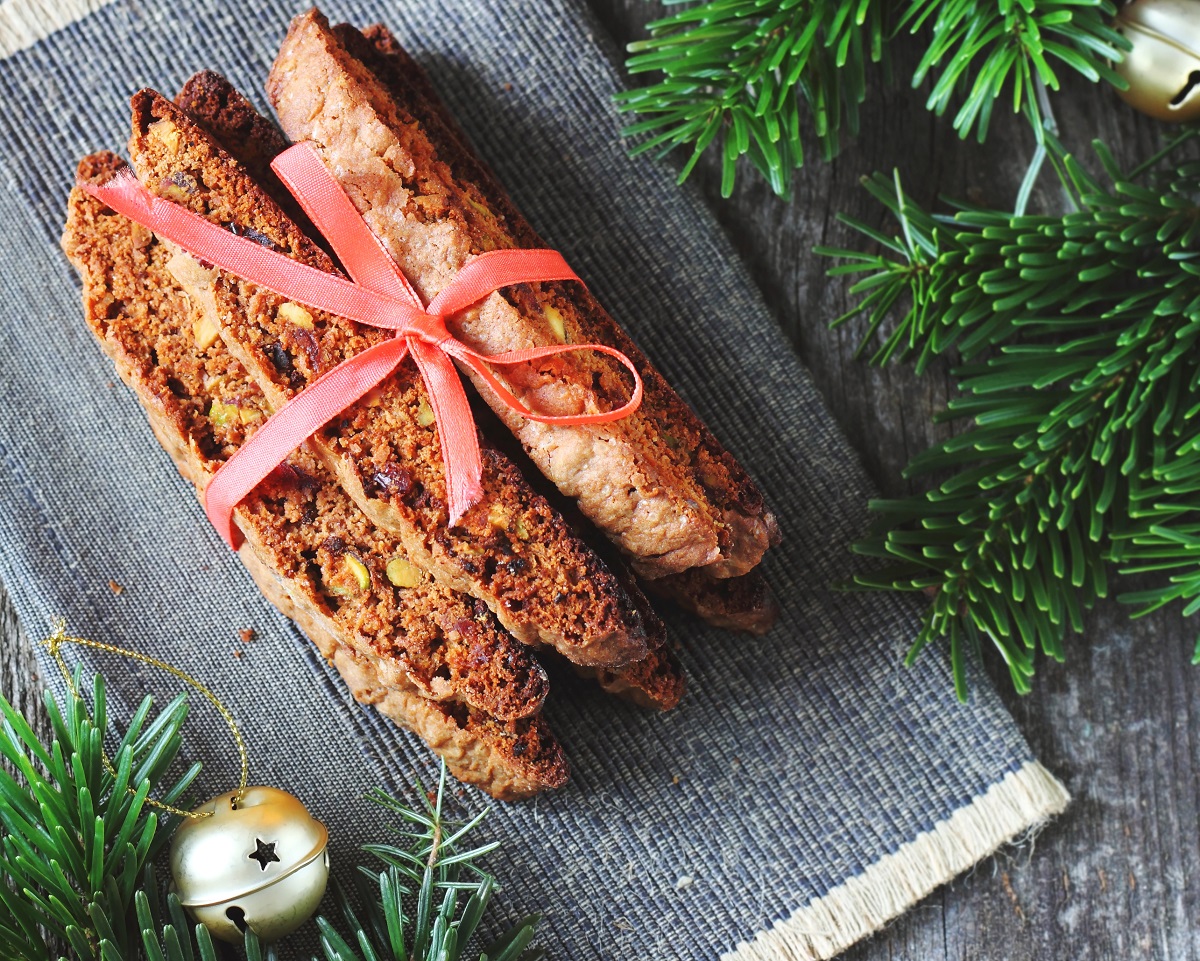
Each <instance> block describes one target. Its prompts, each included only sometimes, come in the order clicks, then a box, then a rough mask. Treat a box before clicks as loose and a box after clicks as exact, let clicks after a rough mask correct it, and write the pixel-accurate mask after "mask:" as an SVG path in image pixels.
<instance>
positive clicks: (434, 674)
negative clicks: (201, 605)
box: [63, 154, 566, 795]
mask: <svg viewBox="0 0 1200 961" xmlns="http://www.w3.org/2000/svg"><path fill="white" fill-rule="evenodd" d="M121 166H122V163H121V161H120V160H119V158H117V157H115V156H114V155H112V154H100V155H93V156H91V157H88V158H86V159H85V160H84V161H83V162H82V163H81V164H80V167H79V176H80V178H81V179H83V180H92V181H97V182H102V181H104V180H107V179H108V178H109V177H110V176H112V174H113V173H115V172H116V171H117V170H118V169H119V168H120V167H121ZM63 247H64V250H65V251H66V253H67V255H68V257H70V259H71V260H72V262H73V263H75V265H76V267H77V268H78V269H79V271H80V273H81V275H82V277H83V280H84V305H85V317H86V319H87V321H88V323H89V326H90V327H91V328H92V330H93V332H94V333H95V334H96V336H97V338H98V339H99V340H100V342H101V345H102V346H103V347H104V349H105V350H106V352H107V353H109V355H110V356H111V357H112V358H113V360H114V362H115V363H116V366H117V370H118V372H119V373H120V375H121V377H122V379H123V380H125V381H126V383H128V384H129V385H130V386H131V387H132V388H133V389H134V390H135V392H136V393H137V395H138V397H139V399H140V400H141V401H142V403H143V406H144V407H145V409H146V411H147V414H148V416H149V418H150V421H151V425H152V427H153V428H154V431H155V434H156V435H157V436H158V437H159V438H160V440H162V441H163V444H164V447H166V449H167V450H168V453H170V454H171V456H172V457H173V459H175V460H176V463H177V464H178V465H179V467H180V470H181V472H182V473H183V474H184V476H185V477H188V479H189V480H191V481H192V482H193V483H195V484H197V486H202V485H203V484H204V483H206V482H207V480H208V479H209V478H210V477H211V476H212V473H213V472H214V471H215V469H216V468H217V467H219V466H220V464H221V463H222V462H223V461H224V459H225V458H226V457H227V456H228V455H229V454H230V453H232V452H233V450H236V447H237V445H238V443H239V442H240V440H239V438H241V437H243V436H244V435H245V434H246V433H248V432H250V431H251V430H252V429H253V425H254V424H255V423H256V422H257V420H258V417H257V416H255V415H256V414H261V409H256V408H255V406H254V402H255V393H256V391H255V388H254V387H253V385H252V384H251V383H250V382H249V381H248V379H246V378H245V374H244V372H241V371H239V370H238V369H237V367H236V365H235V364H234V363H233V362H232V360H231V359H230V358H229V357H228V355H226V354H224V351H223V350H221V349H220V341H219V340H214V341H213V343H212V344H211V346H210V347H209V348H208V349H202V348H199V347H198V346H197V343H196V341H195V339H194V334H195V331H196V329H197V328H196V327H195V325H194V319H195V317H196V311H195V310H194V309H193V306H192V305H191V304H190V303H189V301H188V298H187V296H186V295H185V294H184V293H183V291H182V290H181V289H180V288H179V287H178V285H177V284H175V283H174V282H173V278H172V276H171V273H170V270H169V268H168V264H169V263H170V259H171V257H172V256H173V255H171V254H170V252H169V251H168V250H167V249H166V248H165V246H164V245H162V244H160V243H158V242H157V241H156V239H155V238H154V237H153V235H151V234H150V232H149V231H146V230H145V229H144V228H141V227H139V226H138V225H136V224H132V223H130V222H129V221H127V220H125V219H124V218H121V217H119V216H117V215H115V214H113V213H112V212H111V211H108V210H107V209H105V208H104V207H103V206H102V205H101V204H100V203H98V202H97V201H95V200H93V199H92V198H90V197H88V196H87V195H86V194H84V193H83V192H82V191H80V190H78V189H76V190H74V191H72V194H71V198H70V200H69V206H68V220H67V227H66V231H65V233H64V237H63ZM218 398H224V399H223V400H219V399H218ZM214 402H217V403H220V404H222V405H224V406H227V407H232V408H233V409H234V410H235V411H237V412H239V413H240V412H241V411H248V412H250V413H251V416H250V418H249V419H248V420H247V421H246V422H243V419H242V418H241V417H240V416H234V417H232V418H230V417H229V416H228V414H227V412H226V411H224V410H223V409H222V410H221V411H220V412H219V413H220V415H221V416H219V417H217V418H216V419H214V418H213V416H212V414H213V404H214ZM298 456H299V457H300V463H301V464H304V465H305V467H310V468H312V469H313V470H315V471H320V470H321V469H322V468H321V466H320V464H319V462H316V461H315V459H312V458H311V455H306V454H304V453H303V452H301V453H300V454H299V455H298ZM306 456H307V457H308V458H309V461H310V463H307V464H306V463H305V461H304V460H303V458H304V457H306ZM301 469H303V468H298V467H296V465H295V462H294V461H293V462H289V464H288V467H287V470H286V471H285V473H286V474H287V475H288V477H287V478H285V479H284V480H279V481H275V480H273V481H272V483H271V484H268V485H267V486H268V488H271V487H272V485H274V489H272V490H270V491H269V492H268V493H265V494H263V495H261V496H260V495H259V493H258V492H255V494H253V495H251V497H250V498H248V499H247V502H246V504H245V506H244V507H242V508H239V511H238V514H237V521H238V523H239V525H241V526H242V527H243V529H245V530H247V532H248V533H250V534H251V535H252V536H248V537H247V540H246V542H245V544H244V545H243V548H242V555H243V558H244V559H247V560H248V561H249V563H250V565H251V566H253V567H254V568H255V571H256V574H257V576H258V577H259V579H260V582H261V581H262V575H263V574H264V572H267V573H269V574H270V584H272V585H274V587H275V590H274V591H273V592H269V593H272V599H273V600H275V601H276V603H281V601H280V598H281V597H283V596H286V598H287V605H286V606H287V607H288V613H289V615H290V616H291V615H295V612H297V611H299V612H300V614H301V619H302V620H304V621H305V626H306V627H307V628H308V629H309V630H310V631H312V632H313V634H314V640H315V641H317V642H318V643H319V644H322V643H323V644H324V648H325V649H328V648H329V647H330V644H336V645H337V646H339V647H340V648H341V649H342V654H341V655H340V656H341V660H342V661H343V662H346V660H347V658H350V657H351V654H352V655H353V656H352V658H351V660H353V661H354V663H355V664H356V665H357V667H356V670H357V672H358V673H357V675H356V676H357V677H358V678H359V679H360V680H362V679H364V678H366V679H368V680H369V684H370V687H371V689H372V690H373V691H374V692H375V694H374V695H373V696H374V697H375V698H376V699H377V700H378V699H384V700H388V701H389V703H391V704H392V707H393V710H394V711H395V712H396V713H397V714H399V713H400V712H401V710H402V709H403V711H405V712H407V713H408V714H409V715H411V716H410V717H409V719H408V726H410V727H413V728H414V729H416V730H417V731H418V733H421V734H422V736H429V737H430V738H432V739H431V744H432V745H433V746H434V748H435V750H439V751H440V752H448V753H449V754H450V755H451V757H450V760H451V761H452V762H453V764H452V766H453V765H457V767H458V768H459V769H460V770H461V771H462V772H463V776H464V777H465V779H467V780H469V781H471V782H472V783H479V781H480V777H481V775H480V774H479V772H485V771H486V772H491V773H492V774H493V775H495V777H496V778H497V780H496V783H495V784H494V785H492V787H494V788H495V790H496V791H498V792H499V793H500V794H503V795H507V794H513V795H516V794H520V793H522V792H523V791H525V790H526V789H528V788H530V787H531V786H533V785H534V783H535V781H536V782H537V783H538V784H540V785H541V786H557V785H558V784H560V783H562V782H563V781H564V780H565V777H566V768H565V762H564V761H563V760H562V757H561V751H560V750H559V749H558V748H557V745H555V744H554V743H553V740H552V738H550V735H549V732H548V731H547V730H546V729H545V728H544V725H543V724H542V722H540V721H538V720H536V719H534V720H528V721H527V720H525V719H523V718H522V716H523V715H527V714H530V713H532V712H533V711H536V710H537V708H538V707H540V704H541V701H542V699H543V698H544V696H545V690H546V682H545V677H544V674H543V673H542V672H541V670H540V668H539V667H538V666H537V665H536V663H535V662H533V661H532V659H531V658H530V657H529V653H528V651H527V650H526V649H525V648H523V647H521V646H520V645H517V644H515V643H514V642H513V641H511V640H509V639H507V638H506V637H505V635H503V633H502V632H500V631H499V630H498V629H497V627H496V626H495V624H494V622H492V621H491V619H490V616H488V615H486V614H482V613H481V612H479V611H476V610H474V609H473V608H471V607H470V606H469V605H467V606H464V605H462V603H461V602H459V601H458V600H457V599H456V598H455V597H454V596H453V595H450V594H448V592H445V591H442V590H441V589H440V588H437V587H436V586H434V585H432V584H425V585H422V586H420V587H416V588H411V589H407V590H399V589H393V588H391V587H390V585H389V586H386V587H385V586H384V585H381V584H378V583H376V582H375V578H374V574H375V571H374V570H373V569H372V571H371V573H372V585H371V589H370V591H366V590H361V589H355V590H353V591H352V592H351V593H350V594H343V595H331V593H330V588H331V587H334V586H336V585H335V584H334V583H333V582H335V581H336V579H337V578H338V576H339V575H340V574H341V573H342V572H341V571H340V570H339V569H338V566H337V562H336V558H335V557H334V556H333V555H331V554H330V548H329V545H328V543H327V541H328V538H329V535H328V528H327V527H326V528H324V529H319V530H318V529H316V528H314V527H313V525H312V524H311V522H308V521H305V520H303V519H302V517H301V518H300V519H299V520H298V521H287V520H282V519H281V518H280V517H279V516H277V515H276V514H275V513H273V511H275V510H278V512H279V513H280V514H289V513H295V514H299V515H303V514H304V513H305V511H304V509H303V506H302V505H301V504H300V503H299V502H298V501H295V500H293V499H291V498H290V495H289V493H288V492H287V491H286V490H284V488H290V487H292V486H294V485H293V483H292V481H293V479H294V478H295V476H296V475H295V473H294V472H295V471H297V470H301ZM313 480H314V482H315V481H318V480H319V478H317V477H314V478H313ZM300 486H301V488H302V490H301V495H302V496H303V497H308V496H310V495H312V494H314V490H313V489H312V488H311V485H309V484H308V483H305V484H302V485H300ZM318 488H319V489H318V490H317V491H315V493H324V494H325V495H326V500H327V501H328V500H329V498H330V497H332V498H333V501H334V502H333V503H332V504H330V503H326V504H325V505H323V507H324V510H323V511H322V513H324V514H327V515H328V517H327V518H326V519H325V521H324V523H325V524H326V525H329V524H335V523H336V522H337V518H338V517H339V516H341V517H345V516H347V515H349V516H353V515H357V516H358V517H361V514H359V512H358V511H357V510H356V509H355V508H354V507H353V506H352V505H351V504H350V503H349V501H348V499H347V498H345V496H344V495H343V494H342V493H341V492H340V491H339V490H338V489H337V488H336V486H335V485H333V484H331V483H329V482H328V480H326V481H325V482H324V484H323V485H320V484H319V485H318ZM338 498H340V501H341V506H340V507H339V506H338V504H337V502H336V501H337V499H338ZM284 504H287V505H288V506H286V507H284V508H282V509H280V505H284ZM310 528H311V529H312V532H311V536H310V537H309V539H308V540H307V541H305V540H303V539H302V538H303V532H304V531H305V530H309V529H310ZM354 546H355V547H358V548H359V549H362V545H360V544H359V543H355V545H354ZM289 549H290V551H291V554H290V555H289V553H288V551H289ZM306 552H310V553H311V554H312V555H313V556H312V558H311V559H309V558H307V557H306V556H305V554H306ZM322 552H324V554H325V555H326V556H324V557H323V556H322ZM289 556H290V558H291V559H290V561H289ZM301 559H302V560H301ZM363 559H364V560H365V561H367V562H368V563H370V564H372V567H373V566H374V564H373V560H374V559H373V557H372V556H371V555H369V554H367V553H366V552H365V551H364V554H363ZM304 562H307V563H308V564H310V565H311V566H312V567H314V568H315V569H316V573H315V574H313V576H312V577H311V578H306V577H304V576H301V575H299V574H298V573H297V571H296V570H294V569H289V567H288V566H287V565H288V563H291V564H292V565H293V567H294V566H295V565H298V564H300V563H304ZM323 582H329V583H326V584H325V585H324V586H321V585H322V583H323ZM355 587H356V588H358V587H359V585H355ZM447 604H449V607H447ZM455 604H458V608H457V609H456V608H455ZM281 606H284V605H282V603H281ZM368 614H369V615H370V617H374V618H375V619H376V621H377V623H376V624H375V625H374V626H375V633H374V634H373V635H369V634H368V633H367V630H366V629H365V628H366V625H364V623H363V621H364V618H367V619H368V620H369V617H367V615H368ZM447 616H449V617H455V616H457V617H458V618H459V620H460V621H463V620H465V621H469V622H470V623H469V624H468V625H464V624H462V623H457V622H454V623H450V622H447V621H446V620H445V618H446V617H447ZM439 617H441V618H442V620H441V622H439V621H438V618H439ZM389 631H390V632H391V633H389ZM364 683H365V682H364ZM433 697H441V698H444V699H445V700H444V701H442V702H441V703H440V704H439V703H435V702H434V701H432V700H430V698H433ZM389 699H390V700H389ZM481 707H484V709H481ZM488 707H493V708H496V709H498V710H500V711H502V712H507V715H508V717H509V720H503V719H501V718H498V717H493V716H491V715H490V714H489V713H488V711H487V710H486V708H488ZM460 729H461V730H460ZM485 735H486V736H485ZM488 738H491V739H492V740H491V741H489V740H488ZM493 742H494V743H493ZM522 743H524V744H525V746H524V747H519V748H518V747H517V746H518V745H520V744H522ZM468 746H470V748H471V750H470V751H468V750H467V747H468ZM514 748H516V749H517V751H518V753H517V754H516V755H512V754H511V752H512V750H513V749H514ZM472 751H473V752H474V753H473V754H472ZM506 765H507V768H506ZM510 768H511V770H509V769H510ZM505 771H507V774H505ZM472 772H474V773H472ZM522 785H524V786H523V787H522ZM481 786H484V787H485V788H486V787H488V786H489V785H488V784H486V783H484V784H482V785H481Z"/></svg>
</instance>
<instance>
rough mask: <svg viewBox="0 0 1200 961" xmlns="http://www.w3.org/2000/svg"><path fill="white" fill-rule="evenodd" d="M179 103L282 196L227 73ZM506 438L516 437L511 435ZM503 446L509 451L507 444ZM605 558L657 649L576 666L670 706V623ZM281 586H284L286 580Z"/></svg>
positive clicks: (203, 79)
mask: <svg viewBox="0 0 1200 961" xmlns="http://www.w3.org/2000/svg"><path fill="white" fill-rule="evenodd" d="M175 103H176V104H177V105H178V106H180V107H182V108H183V109H184V110H185V111H186V112H187V114H188V115H189V116H190V117H191V118H192V119H193V120H196V121H197V122H198V123H199V124H200V125H201V126H202V127H204V129H205V130H207V131H208V132H209V133H210V134H212V136H213V137H214V138H215V139H216V140H217V142H218V143H219V144H220V145H221V146H222V147H224V148H225V150H226V151H228V152H229V154H230V155H231V156H233V157H234V159H236V160H237V161H238V162H239V163H241V164H242V165H243V166H244V167H246V169H247V170H248V171H249V172H250V173H251V174H252V175H253V176H254V178H255V179H256V180H257V181H258V182H259V184H260V185H262V186H263V187H264V188H266V190H267V192H268V193H270V194H271V196H272V198H274V199H276V200H281V199H282V198H281V196H280V194H281V193H286V191H285V190H284V189H283V186H282V184H280V183H279V182H278V181H277V179H276V178H275V175H274V173H273V172H272V171H271V169H270V164H271V161H272V160H273V159H274V157H275V156H276V155H277V154H278V153H279V152H280V151H281V150H283V149H284V148H285V147H286V146H287V142H286V141H285V140H284V138H283V136H282V135H281V134H280V133H279V131H278V130H276V129H275V127H274V126H272V125H271V123H270V122H269V121H267V120H266V118H264V117H262V116H261V115H260V114H259V113H258V112H257V111H255V109H254V107H253V106H252V105H251V104H250V102H249V101H248V100H246V98H245V97H244V96H242V94H241V93H239V92H238V91H237V89H236V88H234V87H233V85H232V84H230V83H229V81H228V80H227V79H226V78H225V77H223V76H221V75H220V74H218V73H214V72H213V71H204V72H202V73H198V74H196V75H195V76H193V77H191V78H190V79H189V80H188V81H187V82H186V83H185V84H184V86H183V89H182V90H180V92H179V94H178V95H177V96H176V97H175ZM492 426H493V425H492V424H490V423H481V424H480V428H481V430H484V431H485V432H486V431H487V430H488V429H489V428H490V427H492ZM501 429H503V428H502V427H501ZM508 441H509V444H511V443H512V439H511V438H508ZM504 450H505V452H506V453H510V451H509V450H508V445H505V448H504ZM543 493H544V491H543ZM604 560H605V563H607V564H608V565H609V568H610V569H611V570H613V571H614V573H616V574H617V576H618V577H621V578H622V582H623V584H624V587H625V590H626V591H627V592H628V593H629V595H630V597H631V598H632V600H633V603H635V604H636V605H638V607H639V608H642V611H643V616H644V618H645V622H646V625H647V630H648V632H649V633H650V635H651V646H652V648H653V650H651V652H650V654H648V655H647V656H646V657H644V658H642V659H641V660H639V661H634V662H632V663H630V664H626V665H624V666H622V667H615V668H611V669H609V668H602V667H581V666H579V665H575V669H576V671H577V672H578V673H579V674H580V675H582V676H584V677H586V678H588V679H590V680H594V681H595V682H596V683H597V684H598V685H599V686H600V687H601V688H602V689H603V690H605V691H607V692H608V693H610V694H613V695H615V696H617V697H621V698H623V699H625V700H628V701H631V702H633V703H635V704H637V705H639V706H641V707H645V708H649V709H652V710H659V711H667V710H670V709H671V708H673V707H675V706H676V705H677V704H678V703H679V701H680V699H681V698H682V696H683V692H684V687H685V684H684V678H683V672H682V669H681V668H680V666H679V661H678V659H677V658H676V657H675V656H674V655H673V654H672V653H671V652H670V650H669V649H668V648H667V647H666V645H665V643H664V642H665V636H666V627H665V625H664V624H663V623H662V621H661V620H660V619H659V618H658V617H657V616H656V615H655V614H654V612H653V610H652V609H651V608H650V607H649V602H648V601H646V599H645V597H644V595H643V594H642V593H641V590H640V588H639V587H638V585H637V584H636V583H635V582H632V581H631V580H628V579H626V578H625V576H624V574H623V572H622V571H621V570H620V569H618V568H615V567H614V566H613V562H612V560H611V559H610V558H608V557H607V556H605V557H604ZM283 589H285V590H286V584H285V585H283Z"/></svg>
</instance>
